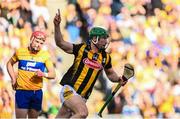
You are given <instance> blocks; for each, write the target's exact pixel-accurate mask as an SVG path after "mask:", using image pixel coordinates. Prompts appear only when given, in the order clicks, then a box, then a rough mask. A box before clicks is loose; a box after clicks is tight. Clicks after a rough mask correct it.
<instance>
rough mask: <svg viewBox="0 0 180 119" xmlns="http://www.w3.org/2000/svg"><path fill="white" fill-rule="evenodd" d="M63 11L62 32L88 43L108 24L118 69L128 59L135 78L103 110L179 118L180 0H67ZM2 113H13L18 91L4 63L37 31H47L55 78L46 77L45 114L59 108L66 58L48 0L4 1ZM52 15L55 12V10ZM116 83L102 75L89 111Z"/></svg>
mask: <svg viewBox="0 0 180 119" xmlns="http://www.w3.org/2000/svg"><path fill="white" fill-rule="evenodd" d="M66 2H67V6H66V9H65V10H63V11H62V13H61V14H62V22H63V23H62V24H63V25H62V28H63V29H62V32H63V37H64V39H65V40H67V41H69V42H72V43H79V42H86V40H87V39H88V31H89V29H90V28H91V27H92V26H103V27H105V28H107V29H108V31H109V34H110V40H111V43H110V45H109V47H108V49H107V50H108V52H110V53H111V57H112V63H113V67H114V69H115V71H116V72H117V73H118V74H122V72H123V65H124V64H125V63H127V62H129V63H131V64H133V65H134V67H135V77H134V78H132V79H130V81H129V82H128V84H127V85H126V86H124V87H123V88H122V89H121V91H120V92H119V93H118V94H117V96H115V98H114V99H113V100H112V101H111V103H110V104H109V105H108V107H107V109H106V110H105V112H104V113H107V114H121V115H122V116H124V117H128V116H137V117H140V118H147V119H148V118H175V117H180V16H179V15H178V13H179V12H180V1H179V0H67V1H66ZM0 8H1V9H0V61H1V62H0V67H1V68H0V97H1V98H0V118H2V117H3V118H5V117H6V118H12V117H13V115H14V91H13V90H12V87H11V81H10V79H9V76H8V75H7V71H6V62H7V59H9V57H10V56H12V54H13V53H14V50H15V49H17V48H19V47H27V46H28V43H29V38H30V35H31V33H32V32H33V31H34V30H41V31H44V32H46V34H48V35H49V37H48V40H47V42H46V45H45V47H44V49H48V50H49V51H50V52H51V55H52V60H53V62H54V66H55V67H56V72H57V80H55V81H53V82H52V81H47V80H45V81H44V99H43V111H42V113H41V115H42V116H45V117H48V118H54V117H55V115H56V114H57V111H58V109H59V107H60V104H61V102H60V100H59V90H60V85H59V84H58V83H59V81H60V79H61V77H62V75H63V74H64V72H66V71H65V70H63V69H64V68H63V66H64V65H63V62H64V60H67V59H65V58H64V57H63V56H61V54H60V53H59V51H58V50H57V48H56V47H55V44H54V39H53V35H52V33H53V31H50V29H49V28H48V23H49V22H52V21H49V19H50V13H49V11H48V9H51V8H48V7H47V1H46V0H0ZM51 15H52V16H51V17H54V16H53V15H55V13H52V14H51ZM114 86H115V84H112V83H110V82H109V81H108V79H107V77H106V76H104V74H102V75H101V76H100V77H99V82H98V83H97V84H96V88H95V90H94V93H93V94H92V95H91V96H90V99H89V101H88V102H87V103H88V108H89V111H90V114H94V113H95V112H98V110H99V109H100V108H101V106H102V105H103V103H104V101H105V99H106V98H107V96H108V94H109V93H110V91H111V90H112V89H113V88H114Z"/></svg>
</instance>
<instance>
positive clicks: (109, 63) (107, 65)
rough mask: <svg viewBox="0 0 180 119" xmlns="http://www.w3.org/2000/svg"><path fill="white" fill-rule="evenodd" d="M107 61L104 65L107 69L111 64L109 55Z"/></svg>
mask: <svg viewBox="0 0 180 119" xmlns="http://www.w3.org/2000/svg"><path fill="white" fill-rule="evenodd" d="M108 57H109V58H108V61H107V64H106V65H105V69H109V68H112V64H111V56H110V55H108Z"/></svg>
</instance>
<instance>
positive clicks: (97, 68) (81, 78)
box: [60, 43, 112, 99]
mask: <svg viewBox="0 0 180 119" xmlns="http://www.w3.org/2000/svg"><path fill="white" fill-rule="evenodd" d="M73 54H74V56H75V58H74V62H73V64H72V66H71V67H70V68H69V70H68V71H67V72H66V74H65V75H64V76H63V78H62V80H61V82H60V84H61V85H70V86H72V87H73V88H74V89H75V91H76V92H77V93H78V94H80V95H81V96H82V97H84V98H86V99H87V98H88V97H89V95H90V94H91V92H92V89H93V87H94V84H95V82H96V80H97V78H98V75H99V74H100V72H101V71H102V70H103V69H104V68H106V69H108V68H111V67H112V65H111V57H110V55H109V54H108V53H106V52H105V51H103V52H99V53H94V52H93V51H92V50H91V49H90V48H89V46H88V45H86V44H84V43H82V44H73Z"/></svg>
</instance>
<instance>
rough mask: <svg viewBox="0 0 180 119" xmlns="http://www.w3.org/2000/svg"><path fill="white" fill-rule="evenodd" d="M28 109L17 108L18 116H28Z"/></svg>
mask: <svg viewBox="0 0 180 119" xmlns="http://www.w3.org/2000/svg"><path fill="white" fill-rule="evenodd" d="M27 112H28V109H20V108H15V114H16V118H17V119H18V118H26V117H27Z"/></svg>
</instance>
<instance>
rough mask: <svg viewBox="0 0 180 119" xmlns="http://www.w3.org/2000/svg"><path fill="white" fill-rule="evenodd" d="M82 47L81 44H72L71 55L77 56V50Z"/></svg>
mask: <svg viewBox="0 0 180 119" xmlns="http://www.w3.org/2000/svg"><path fill="white" fill-rule="evenodd" d="M82 45H83V43H81V44H73V54H74V55H75V56H77V55H78V51H79V49H80V48H81V46H82Z"/></svg>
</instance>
